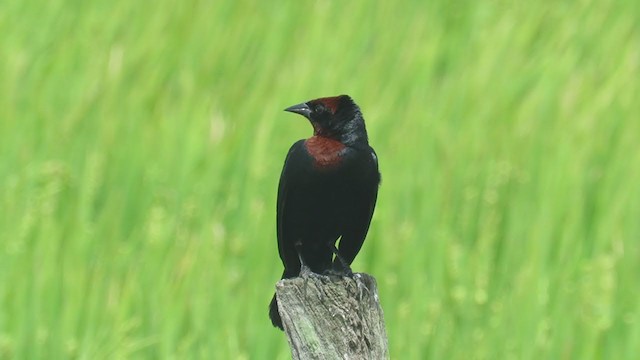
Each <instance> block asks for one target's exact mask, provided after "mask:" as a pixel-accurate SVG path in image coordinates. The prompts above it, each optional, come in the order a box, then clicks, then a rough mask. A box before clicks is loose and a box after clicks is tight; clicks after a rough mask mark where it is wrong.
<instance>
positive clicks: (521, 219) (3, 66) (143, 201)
mask: <svg viewBox="0 0 640 360" xmlns="http://www.w3.org/2000/svg"><path fill="white" fill-rule="evenodd" d="M0 34H1V35H0V359H74V358H77V359H116V358H131V359H161V358H162V359H164V358H166V359H187V358H194V359H196V358H203V359H204V358H210V359H214V358H215V359H272V358H278V359H285V358H288V357H289V356H290V355H289V350H288V347H287V344H286V341H285V337H284V336H283V335H282V334H281V333H280V332H279V331H276V330H275V329H273V328H272V327H271V324H270V323H269V320H268V318H267V304H268V302H269V300H270V297H271V295H272V293H273V289H274V284H275V282H276V280H277V279H278V276H279V275H280V273H281V264H280V261H279V259H278V256H277V251H276V240H275V224H274V222H275V200H276V187H277V181H278V177H279V175H280V170H281V166H282V162H283V160H284V156H285V154H286V152H287V149H288V147H289V146H290V145H291V144H292V143H293V142H294V141H295V140H298V139H300V138H303V137H308V136H309V135H310V133H311V127H310V126H309V124H308V123H306V121H305V120H304V119H302V118H301V117H296V116H294V115H291V114H287V113H284V112H283V111H282V109H283V108H285V107H286V106H289V105H292V104H295V103H298V102H301V101H304V100H308V99H312V98H315V97H320V96H329V95H338V94H342V93H348V94H350V95H352V96H353V97H354V99H355V100H356V101H357V102H358V103H359V104H360V106H361V107H362V110H363V112H364V115H365V118H366V120H367V125H368V130H369V135H370V139H371V143H372V145H373V146H374V147H375V149H376V150H377V152H378V155H379V158H380V166H381V171H382V174H383V183H382V186H381V188H380V196H379V202H378V207H377V210H376V214H375V216H374V219H373V224H372V227H371V230H370V232H369V236H368V239H367V241H366V242H365V246H364V248H363V251H362V252H361V254H360V255H359V257H358V259H357V260H356V262H355V264H354V269H355V270H357V271H363V272H368V273H371V274H373V275H374V276H376V277H377V279H378V282H379V287H380V296H381V301H382V304H383V308H384V311H385V317H386V322H387V327H388V334H389V345H390V350H391V355H392V358H394V359H425V358H431V359H636V358H637V357H638V356H639V354H640V280H639V275H640V246H639V244H638V241H639V240H640V151H639V150H640V146H639V143H640V142H639V136H640V82H639V81H638V79H640V7H639V5H638V2H637V1H636V0H617V1H615V0H611V1H606V0H599V1H595V0H594V1H591V0H583V1H556V0H542V1H531V2H522V1H504V0H489V1H471V0H468V1H465V0H453V1H445V0H432V1H395V2H391V1H390V2H365V1H272V2H267V1H263V2H257V1H245V0H239V1H198V0H184V1H167V0H158V1H127V0H115V1H112V0H109V1H107V0H96V1H72V0H52V1H35V0H4V1H1V2H0Z"/></svg>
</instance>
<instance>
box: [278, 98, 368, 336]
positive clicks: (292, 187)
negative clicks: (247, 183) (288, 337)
mask: <svg viewBox="0 0 640 360" xmlns="http://www.w3.org/2000/svg"><path fill="white" fill-rule="evenodd" d="M285 111H289V112H293V113H296V114H300V115H302V116H304V117H306V118H307V119H309V121H310V122H311V125H312V126H313V136H312V137H310V138H308V139H306V140H299V141H298V142H296V143H295V144H293V146H292V147H291V149H289V153H288V154H287V158H286V160H285V162H284V168H283V169H282V174H281V176H280V185H279V187H278V207H277V233H278V252H279V253H280V259H282V263H283V264H284V272H283V273H282V278H283V279H286V278H292V277H296V276H299V274H300V271H301V264H300V260H302V262H303V264H302V266H306V267H307V269H305V270H311V271H312V272H314V273H318V274H337V275H345V276H351V275H352V272H351V268H350V265H351V263H352V262H353V259H354V258H355V257H356V254H358V251H360V247H361V246H362V243H363V242H364V239H365V236H366V235H367V231H368V230H369V224H370V223H371V217H372V216H373V209H374V208H375V205H376V198H377V196H378V185H379V184H380V173H379V172H378V158H377V156H376V153H375V151H374V150H373V148H371V147H370V146H369V140H368V138H367V130H366V128H365V124H364V119H363V117H362V113H361V112H360V108H359V107H358V105H356V104H355V103H354V102H353V100H352V99H351V97H349V96H348V95H341V96H335V97H326V98H320V99H315V100H310V101H307V102H305V103H302V104H298V105H294V106H291V107H288V108H286V109H285ZM338 238H340V243H339V245H338V247H337V248H336V245H335V244H336V241H337V240H338ZM334 254H335V255H336V256H335V259H334V256H333V255H334ZM269 317H270V318H271V322H272V323H273V326H276V327H279V328H280V329H283V327H282V319H281V318H280V314H279V313H278V304H277V301H276V297H275V295H274V296H273V299H272V300H271V304H270V306H269Z"/></svg>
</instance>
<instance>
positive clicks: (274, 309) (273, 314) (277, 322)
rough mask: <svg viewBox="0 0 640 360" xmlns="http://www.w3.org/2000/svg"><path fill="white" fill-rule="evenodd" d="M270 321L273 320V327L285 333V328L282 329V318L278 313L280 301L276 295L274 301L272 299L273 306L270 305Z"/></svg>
mask: <svg viewBox="0 0 640 360" xmlns="http://www.w3.org/2000/svg"><path fill="white" fill-rule="evenodd" d="M269 319H271V323H272V324H273V326H275V327H277V328H279V329H280V330H283V331H284V327H282V318H281V317H280V313H279V312H278V300H277V299H276V294H273V299H271V304H269Z"/></svg>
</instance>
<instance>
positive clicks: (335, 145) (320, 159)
mask: <svg viewBox="0 0 640 360" xmlns="http://www.w3.org/2000/svg"><path fill="white" fill-rule="evenodd" d="M304 146H305V148H306V149H307V152H308V153H309V155H310V156H311V157H312V158H313V162H314V165H315V166H316V167H319V168H329V167H334V166H336V165H338V164H340V161H341V159H342V154H343V152H344V151H345V149H346V146H345V145H344V144H343V143H341V142H340V141H337V140H334V139H330V138H327V137H324V136H313V137H310V138H309V139H307V140H306V141H305V143H304Z"/></svg>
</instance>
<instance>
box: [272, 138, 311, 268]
mask: <svg viewBox="0 0 640 360" xmlns="http://www.w3.org/2000/svg"><path fill="white" fill-rule="evenodd" d="M306 158H307V155H306V150H305V148H304V140H300V141H298V142H296V143H295V144H293V146H291V148H290V149H289V153H288V154H287V157H286V159H285V161H284V167H283V168H282V174H281V175H280V184H279V185H278V201H277V209H276V226H277V235H278V253H279V254H280V259H282V262H283V264H284V266H285V273H284V274H283V278H284V277H292V276H297V275H298V272H299V270H300V261H299V260H298V254H297V252H296V249H295V239H293V238H291V236H290V235H289V232H287V231H286V227H287V224H288V221H291V219H289V217H288V216H287V214H291V211H287V207H288V206H290V199H289V198H290V196H291V193H292V189H291V185H290V184H291V183H292V182H293V183H295V182H296V179H297V177H298V176H299V171H300V170H299V166H297V165H300V163H301V162H303V161H305V160H306ZM287 275H288V276H287Z"/></svg>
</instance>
